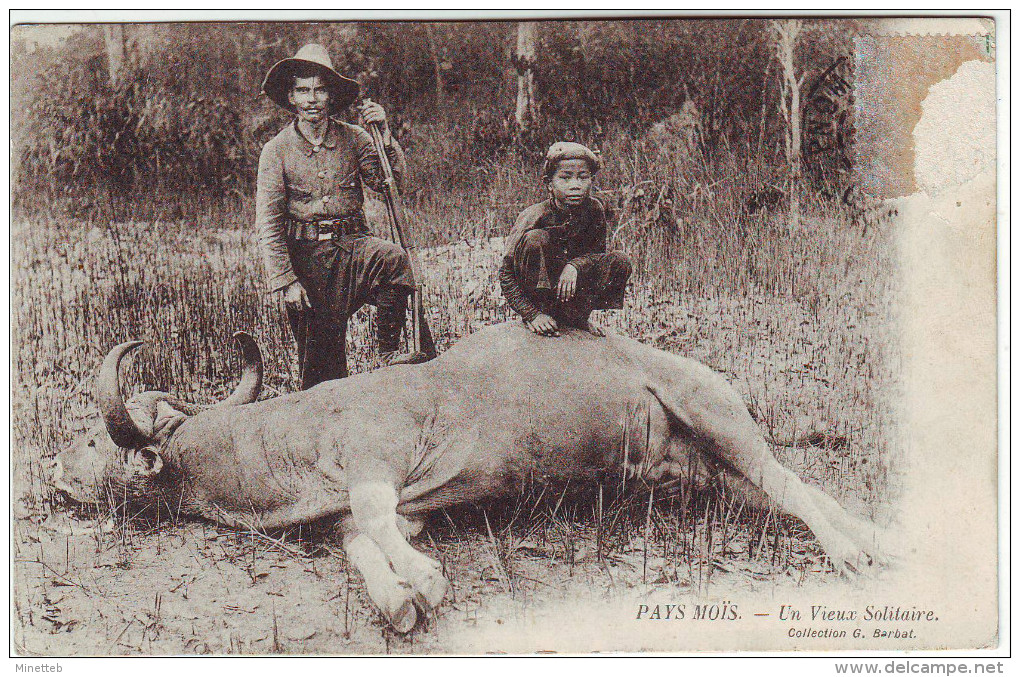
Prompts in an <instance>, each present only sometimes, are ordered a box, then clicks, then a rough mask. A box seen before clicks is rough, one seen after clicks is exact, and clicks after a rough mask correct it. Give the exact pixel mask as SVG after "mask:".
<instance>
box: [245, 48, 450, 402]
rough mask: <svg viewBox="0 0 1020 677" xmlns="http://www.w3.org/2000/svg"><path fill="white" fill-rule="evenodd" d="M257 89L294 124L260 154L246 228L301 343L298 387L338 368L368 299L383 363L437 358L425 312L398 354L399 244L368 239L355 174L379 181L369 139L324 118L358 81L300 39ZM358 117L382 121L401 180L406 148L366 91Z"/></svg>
mask: <svg viewBox="0 0 1020 677" xmlns="http://www.w3.org/2000/svg"><path fill="white" fill-rule="evenodd" d="M262 91H263V92H265V93H266V95H267V96H268V97H269V98H270V99H271V100H272V101H273V102H274V103H276V104H277V105H279V106H281V107H283V108H285V109H287V110H288V111H290V112H292V113H293V114H294V116H295V119H294V120H293V122H291V123H290V124H288V125H287V126H286V127H285V128H284V129H283V130H282V131H281V132H280V133H279V134H277V135H276V137H274V138H273V139H271V140H270V141H269V142H268V143H267V144H266V145H265V147H263V149H262V156H261V157H260V158H259V173H258V187H257V193H256V199H255V226H256V229H257V231H258V242H259V249H260V251H261V253H262V258H263V261H264V262H265V266H266V272H267V274H268V278H269V288H270V290H271V291H273V292H279V293H281V294H282V295H283V299H284V302H285V303H286V305H287V315H288V317H289V319H290V325H291V329H292V330H293V332H294V338H295V340H296V341H297V346H298V361H299V363H300V368H301V388H302V389H303V390H304V389H308V388H311V387H312V386H314V385H316V384H317V383H321V382H322V381H328V380H330V379H335V378H344V377H345V376H347V352H346V338H347V320H348V319H349V318H350V316H351V315H353V314H354V313H355V312H357V310H358V309H359V308H361V307H362V306H363V305H365V304H366V303H371V304H373V305H375V306H376V308H377V309H378V314H377V316H376V318H377V319H376V325H377V333H376V338H377V340H378V345H379V361H380V362H381V363H382V364H384V365H387V364H397V363H408V362H415V361H424V360H426V359H431V358H433V357H435V346H434V344H433V342H432V336H431V334H430V332H429V329H428V325H427V324H425V322H424V319H422V327H421V337H422V340H421V343H422V354H421V355H399V354H398V353H397V351H398V349H399V345H400V333H401V330H402V329H403V327H404V321H405V316H406V311H407V299H408V295H409V294H410V292H411V290H412V289H413V287H414V278H413V275H412V272H411V264H410V260H409V259H408V256H407V253H406V252H405V251H404V250H403V249H401V248H400V247H399V246H398V245H396V244H394V243H392V242H389V241H387V240H382V239H380V238H377V237H373V236H372V235H370V234H369V231H368V227H367V225H366V223H365V211H364V201H365V196H364V192H363V189H362V186H363V185H364V184H368V186H369V187H370V188H372V189H373V190H376V191H381V190H382V188H383V182H384V178H383V173H382V168H381V165H380V159H379V156H378V154H377V153H376V151H375V148H374V147H373V144H372V137H371V136H370V135H369V134H368V132H366V131H365V130H364V129H362V128H361V127H358V126H356V125H350V124H347V123H345V122H341V121H340V120H338V119H335V118H332V117H330V115H331V114H336V113H339V112H341V111H343V110H344V109H345V108H346V107H347V106H349V105H350V104H352V103H354V101H355V100H356V99H357V97H358V91H359V87H358V83H357V82H355V81H354V80H351V79H350V78H346V77H344V76H342V75H340V74H339V73H338V72H336V71H335V70H333V64H332V62H331V61H330V58H329V54H328V53H327V52H326V50H325V48H324V47H322V46H321V45H316V44H310V45H305V46H304V47H302V48H301V49H300V50H298V53H297V54H295V55H294V57H293V58H290V59H284V60H283V61H280V62H278V63H277V64H276V65H274V66H273V67H272V68H270V69H269V73H268V74H266V79H265V81H264V82H263V83H262ZM359 112H360V113H361V120H362V122H363V123H364V124H365V125H371V124H376V125H379V126H380V128H381V130H382V138H383V144H384V146H385V149H386V156H387V158H388V159H389V161H390V164H391V165H392V167H393V173H394V175H395V176H396V178H397V181H398V182H399V181H400V179H401V178H402V176H403V174H404V171H405V168H406V165H405V163H404V153H403V151H402V150H401V148H400V145H399V144H398V143H397V141H396V139H394V138H393V137H392V135H391V134H390V130H389V126H388V125H387V123H386V111H384V110H383V107H382V106H380V105H379V104H377V103H374V102H372V101H369V100H367V99H366V100H365V101H364V102H363V103H362V104H361V105H360V106H359Z"/></svg>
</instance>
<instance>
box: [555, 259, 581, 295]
mask: <svg viewBox="0 0 1020 677" xmlns="http://www.w3.org/2000/svg"><path fill="white" fill-rule="evenodd" d="M576 291H577V268H575V267H574V266H572V265H571V264H569V263H568V264H567V265H566V266H564V267H563V272H562V273H560V283H559V285H557V287H556V296H557V298H559V300H560V302H561V303H564V302H566V301H569V300H570V299H572V298H574V293H575V292H576Z"/></svg>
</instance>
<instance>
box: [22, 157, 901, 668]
mask: <svg viewBox="0 0 1020 677" xmlns="http://www.w3.org/2000/svg"><path fill="white" fill-rule="evenodd" d="M617 150H618V151H619V152H618V153H616V154H614V153H607V157H619V158H620V160H619V161H618V164H617V165H614V166H612V167H609V168H607V172H606V175H605V177H604V179H603V182H604V185H606V186H610V187H611V189H609V190H605V191H603V192H602V193H601V196H602V197H603V198H604V199H605V200H606V201H607V202H610V203H611V204H613V205H616V206H617V207H618V211H619V218H618V221H617V225H616V231H615V233H614V235H613V246H614V247H617V248H620V249H624V250H626V251H627V252H628V253H629V254H630V255H631V256H632V257H633V259H634V260H635V262H636V264H637V266H636V267H637V274H636V275H635V278H634V280H633V287H632V289H631V290H630V292H629V294H628V299H627V307H626V308H625V309H624V310H623V311H622V312H619V313H615V314H608V315H604V316H603V317H601V318H600V320H601V321H602V322H603V323H604V324H605V325H607V326H608V327H610V328H611V329H612V330H614V331H617V332H621V333H625V334H627V335H629V336H632V337H635V338H637V339H639V340H641V341H644V342H646V343H649V344H652V345H655V346H657V347H660V348H662V349H664V350H668V351H672V352H675V353H679V354H684V355H687V356H690V357H693V358H695V359H698V360H701V361H703V362H705V363H706V364H708V365H710V366H711V367H713V368H715V369H716V370H719V371H721V372H722V373H724V374H726V375H727V377H728V378H729V379H730V380H731V382H733V384H734V385H735V386H736V387H737V389H738V390H739V391H740V393H741V394H742V395H743V397H744V398H745V401H746V402H747V404H748V406H749V407H750V409H751V410H752V412H754V414H755V416H756V417H757V418H758V419H759V421H760V422H761V424H762V425H763V426H764V427H765V428H767V429H768V430H770V431H771V432H772V433H773V434H775V435H781V436H790V435H795V434H801V433H805V432H810V431H824V432H825V433H827V434H829V435H830V436H833V437H836V438H839V440H840V443H839V444H835V445H831V447H830V448H822V447H814V448H807V449H798V450H778V451H777V453H778V454H779V457H780V460H781V461H782V462H783V463H785V464H787V465H789V466H791V467H793V468H795V469H796V470H797V472H798V473H800V474H801V476H802V477H804V478H805V479H807V480H808V481H810V482H813V483H816V484H818V485H820V486H822V487H823V488H824V489H825V490H826V491H828V492H829V493H830V494H832V495H833V496H835V497H836V498H837V499H838V500H839V501H840V502H841V503H843V504H844V505H846V506H847V507H849V508H850V509H851V510H853V511H855V512H857V513H859V514H863V515H865V516H868V517H870V518H877V519H879V520H880V521H881V519H882V518H883V516H884V515H885V513H886V512H887V511H888V506H889V503H890V498H891V496H892V494H893V493H894V489H895V487H896V485H897V482H896V481H895V473H896V471H897V468H898V466H899V457H898V451H897V444H896V412H895V411H894V410H893V408H892V406H891V404H890V403H891V402H893V401H895V391H896V388H897V383H896V378H895V374H896V373H897V357H896V354H895V351H894V350H893V345H894V340H893V337H892V336H890V331H891V330H892V328H893V327H894V326H895V325H894V322H895V317H894V313H893V308H894V307H895V303H894V301H895V278H894V275H893V269H892V265H891V263H890V256H891V252H890V251H889V247H888V242H887V236H888V230H889V224H888V223H887V222H885V221H883V220H880V219H873V218H870V217H869V216H868V215H867V214H866V213H865V212H863V211H860V210H851V209H845V208H843V207H840V208H838V209H837V208H835V207H831V206H826V205H824V204H814V205H808V207H807V208H806V210H805V217H804V218H803V220H802V222H801V223H799V224H796V225H791V224H790V223H788V222H787V220H786V219H785V218H784V217H783V216H782V213H781V212H778V211H777V212H765V213H758V214H754V215H747V214H745V213H744V212H743V211H741V201H740V195H741V194H742V193H741V190H740V186H739V185H736V183H734V182H733V181H730V182H729V183H727V182H725V181H724V182H720V180H718V177H716V178H713V177H711V176H702V175H700V174H699V173H698V172H697V171H691V172H688V173H686V174H683V175H680V174H677V173H676V172H675V171H673V173H670V172H669V171H666V170H662V169H659V168H658V167H657V165H655V164H654V162H653V161H650V160H648V159H647V157H649V156H647V155H645V154H641V153H638V152H636V151H635V150H634V149H632V148H624V147H620V148H618V149H617ZM638 158H640V160H638ZM737 170H738V168H725V167H724V168H721V169H719V170H718V171H719V172H720V175H722V176H747V172H748V171H749V170H748V169H747V168H740V171H737ZM638 179H641V180H638ZM535 183H536V182H535V180H534V178H533V177H531V176H529V175H528V174H526V173H525V172H524V170H523V169H522V168H514V167H513V166H510V167H509V168H507V167H505V166H495V165H494V166H493V167H492V168H490V169H489V170H487V173H486V175H485V176H481V177H480V178H479V189H478V190H477V191H474V192H472V193H470V194H466V195H465V196H461V197H462V198H463V199H458V200H453V199H451V201H450V204H447V205H445V206H441V205H438V204H436V201H435V200H434V199H432V198H430V199H425V198H421V197H417V198H416V197H414V196H412V197H411V198H410V200H409V205H410V212H411V213H410V216H411V219H410V220H411V221H412V222H413V223H414V224H416V227H417V228H418V229H419V237H420V238H421V240H422V241H423V242H424V243H426V244H428V245H430V247H429V248H428V249H426V250H423V251H422V261H423V270H424V273H425V276H426V292H425V293H426V302H427V311H428V313H429V319H430V322H431V323H432V326H433V328H434V331H435V332H436V334H437V336H438V337H439V342H440V348H441V349H442V348H445V347H446V346H448V345H449V344H450V342H452V341H454V340H456V339H457V338H458V337H461V336H464V335H466V334H468V333H470V332H471V331H473V330H474V329H477V328H478V327H480V326H483V325H485V324H489V323H492V322H497V321H501V320H503V319H505V318H506V317H507V315H506V310H505V308H504V307H503V305H502V303H501V301H500V297H499V290H498V284H497V283H496V280H495V271H496V267H497V263H498V258H499V256H500V253H501V252H500V245H501V243H500V240H499V239H498V238H496V239H490V238H491V237H492V236H493V235H498V234H500V233H501V232H502V231H504V230H505V229H506V227H507V218H508V215H512V214H513V213H515V212H516V211H517V210H519V209H520V208H521V207H523V206H525V204H526V203H528V202H530V201H533V200H537V199H541V197H542V196H541V194H540V190H539V189H538V188H537V186H536V187H535V189H531V188H528V186H533V185H534V184H535ZM641 186H644V187H643V188H642V187H641ZM663 186H669V189H668V190H665V189H663V188H662V187H663ZM697 186H700V188H696V187H697ZM508 196H509V197H508ZM454 203H455V204H454ZM111 204H112V203H111ZM151 206H152V205H148V207H150V208H149V209H146V210H145V212H146V214H147V217H146V218H144V219H143V218H139V214H140V213H142V212H141V211H140V210H135V209H133V208H132V206H131V204H130V203H124V204H120V205H119V206H117V207H116V208H111V209H109V210H107V211H106V212H105V213H103V214H100V213H99V212H91V213H86V214H84V215H80V217H79V218H74V217H72V216H69V215H68V212H67V211H66V210H58V209H56V208H55V207H53V206H44V207H43V208H41V209H39V208H35V209H32V210H20V211H19V212H18V213H16V214H15V218H14V221H13V224H12V236H11V244H12V273H11V275H12V289H13V297H12V348H13V354H12V361H13V364H12V369H13V371H12V373H13V384H12V422H11V423H12V442H13V444H12V458H11V464H12V472H13V480H14V483H13V487H12V497H13V511H14V515H13V533H12V542H13V558H14V562H13V572H12V575H13V608H12V610H11V611H12V614H13V640H14V643H15V647H16V648H17V650H18V651H19V652H23V653H25V654H46V655H54V654H56V655H61V654H73V655H78V654H133V653H145V654H150V653H156V654H178V653H267V652H274V653H276V652H285V653H287V652H294V653H361V652H420V651H454V650H456V649H457V647H458V646H466V645H462V644H459V643H458V642H460V641H461V640H460V639H459V638H462V637H463V636H465V633H470V631H471V630H472V629H473V628H477V627H480V626H490V625H492V624H501V623H504V622H509V621H510V620H512V619H514V618H521V617H523V616H527V615H528V614H532V613H536V612H538V611H539V610H541V609H542V608H543V607H544V606H548V605H555V604H561V603H581V602H582V601H583V602H584V603H591V604H594V605H597V604H599V603H602V602H603V601H604V600H606V599H611V598H614V597H618V596H620V595H627V596H628V598H632V599H635V600H640V599H642V598H643V597H645V596H648V595H653V594H655V593H656V592H657V591H658V592H661V591H671V592H672V593H675V594H678V595H687V596H696V597H698V598H702V599H714V598H718V597H719V596H720V595H725V594H729V593H731V591H733V590H744V591H751V592H753V591H756V590H761V589H764V588H770V587H774V586H786V585H791V586H797V585H806V584H810V583H813V582H818V581H824V580H830V579H832V578H834V576H835V575H834V574H832V573H831V572H830V571H829V570H828V567H827V564H826V563H825V562H824V560H823V558H822V556H821V552H820V550H819V549H818V548H817V546H816V545H815V544H814V543H813V541H812V539H811V537H810V534H809V533H808V532H807V531H806V529H805V528H804V526H803V525H802V524H800V523H799V522H795V521H793V520H787V519H781V518H777V516H776V515H774V514H771V513H753V512H749V511H748V510H747V509H745V507H744V506H743V505H742V504H741V503H740V502H739V500H738V499H736V498H735V497H733V496H729V495H727V494H726V493H725V492H723V491H721V490H719V489H714V488H711V487H710V488H709V489H708V490H706V491H702V492H699V493H696V494H691V493H689V492H686V493H685V492H682V491H676V490H673V491H671V490H669V488H668V487H666V488H657V489H655V490H654V491H649V489H648V488H647V487H640V486H627V487H621V486H616V485H605V486H596V487H583V488H576V487H575V488H574V489H575V490H578V491H571V492H564V493H561V492H560V491H559V490H556V491H553V490H546V489H544V488H542V487H535V488H529V489H527V490H525V491H523V492H522V494H521V496H519V497H518V499H517V500H516V501H512V502H509V503H507V504H502V505H489V506H465V507H463V508H461V509H459V510H457V511H455V512H450V513H440V514H438V515H434V516H433V517H432V519H431V521H430V523H429V524H428V526H427V528H426V530H425V531H424V532H423V533H422V535H420V536H419V537H418V539H417V541H416V543H417V544H418V545H419V546H420V547H422V548H423V549H424V550H425V551H427V552H428V553H429V554H431V555H432V556H434V557H436V558H437V559H439V560H440V561H441V562H442V563H443V565H444V567H445V569H446V572H447V575H448V576H449V577H450V578H451V580H452V581H453V594H452V596H451V597H450V598H449V599H447V601H446V602H445V603H444V604H443V605H442V606H441V607H440V609H439V611H438V615H437V617H435V618H433V619H431V621H430V623H429V624H428V625H427V626H426V627H424V628H421V629H418V630H416V631H414V632H412V633H411V634H410V635H408V636H396V635H394V634H392V633H391V632H390V631H389V630H388V629H386V628H385V627H384V624H383V622H382V620H381V618H380V617H379V616H378V614H377V613H376V612H375V611H374V610H373V607H372V606H371V603H370V602H369V601H368V599H367V596H366V595H365V593H364V591H363V589H362V587H361V585H360V581H359V580H358V579H357V576H356V574H354V573H352V572H350V571H349V570H348V568H347V567H346V565H345V563H344V559H343V556H342V554H340V549H341V548H340V544H339V541H338V539H337V537H336V535H335V534H333V533H332V532H331V530H330V529H329V525H316V527H315V528H314V529H311V528H302V529H294V530H292V531H290V532H288V533H282V534H255V533H244V532H238V531H231V530H226V529H222V528H219V527H216V526H214V525H210V524H204V523H196V522H183V521H172V520H162V521H156V522H151V521H141V520H140V519H138V518H135V517H133V516H132V515H131V514H130V510H127V511H123V510H102V511H100V512H97V513H82V512H75V511H72V510H70V509H68V508H67V507H66V506H63V505H62V504H60V502H59V501H58V500H57V499H56V498H55V497H54V496H52V495H51V493H50V491H49V489H48V488H47V486H46V482H45V478H44V474H43V470H42V468H43V464H44V462H45V461H46V460H47V459H49V458H51V457H52V456H53V455H54V454H55V453H56V452H57V451H58V450H59V449H61V448H63V447H64V446H65V445H67V444H69V443H70V442H71V441H72V440H73V439H74V437H75V436H76V435H78V434H80V433H82V432H83V431H84V430H85V428H86V427H87V426H90V425H92V424H93V423H94V422H95V421H96V420H97V412H96V409H95V406H94V403H93V401H92V399H91V389H92V383H93V379H94V377H95V373H96V371H97V369H98V365H99V362H100V361H101V359H102V356H103V355H104V354H105V352H106V351H107V350H108V348H109V347H110V346H111V345H113V344H115V343H118V342H121V341H124V340H127V339H129V338H142V339H145V340H146V341H147V342H148V345H147V348H146V349H145V350H144V351H142V352H141V354H139V355H138V356H137V357H136V359H135V362H134V366H133V367H132V368H131V369H129V370H127V371H128V376H127V378H128V379H129V381H128V382H129V383H130V384H132V386H131V387H132V388H134V389H138V388H141V387H142V386H143V385H144V387H145V388H147V389H149V388H158V389H163V390H168V391H171V392H175V393H177V394H180V395H182V396H184V397H186V398H188V399H192V400H197V401H213V400H214V399H216V398H217V397H219V396H222V395H223V394H225V393H226V392H227V391H228V390H229V389H230V387H231V386H232V385H233V383H234V379H235V375H236V373H237V358H236V356H235V355H234V354H233V346H232V344H231V342H230V335H231V333H232V332H233V331H235V330H238V329H244V330H247V331H250V332H252V333H253V334H254V335H255V336H257V337H258V339H259V341H260V344H261V346H262V348H263V351H264V354H265V359H266V366H267V378H266V385H267V387H266V389H265V394H264V395H263V397H273V396H275V395H277V394H279V393H283V392H289V391H291V390H292V389H294V388H295V384H296V382H297V381H296V378H295V369H294V364H293V350H292V346H291V340H290V337H289V334H288V332H287V328H286V326H285V319H284V313H283V312H282V309H281V308H280V307H278V306H277V301H276V299H274V298H272V297H269V296H267V295H266V294H265V293H264V290H263V285H262V278H261V269H260V267H259V264H258V262H257V255H256V251H255V247H254V243H253V241H252V240H253V238H252V233H251V228H250V226H249V225H248V224H250V210H251V207H250V203H249V202H247V201H244V202H240V203H238V204H236V205H227V206H223V205H222V204H206V203H202V202H201V200H198V201H197V202H196V206H195V207H194V208H193V209H191V210H190V211H189V215H186V216H184V217H183V218H179V217H175V218H172V219H171V218H165V219H160V218H158V217H159V214H158V211H159V210H158V209H157V210H153V209H151ZM370 206H372V208H373V210H374V211H375V213H376V215H378V214H379V212H380V210H379V209H378V205H370ZM154 211H155V213H156V214H155V218H148V217H150V216H152V215H153V212H154ZM372 321H373V320H372V312H371V311H369V310H365V311H362V312H361V313H359V315H358V316H357V317H356V318H355V319H354V320H353V321H352V327H351V332H350V342H351V346H352V350H351V352H350V360H351V363H352V367H353V368H354V370H355V371H359V370H364V369H366V368H369V367H370V366H371V364H372V355H371V353H370V348H371V346H372V341H371V340H369V337H370V336H371V335H372V334H371V323H372ZM490 648H491V649H498V648H499V647H490ZM533 648H534V649H541V648H542V647H541V646H535V647H533ZM476 650H477V648H476Z"/></svg>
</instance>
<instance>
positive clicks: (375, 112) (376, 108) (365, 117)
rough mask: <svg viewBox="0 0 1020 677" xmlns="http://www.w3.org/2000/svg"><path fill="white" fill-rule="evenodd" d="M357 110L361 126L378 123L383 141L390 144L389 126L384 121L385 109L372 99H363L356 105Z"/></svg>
mask: <svg viewBox="0 0 1020 677" xmlns="http://www.w3.org/2000/svg"><path fill="white" fill-rule="evenodd" d="M358 112H359V113H360V114H361V123H362V126H364V127H367V126H369V125H379V129H381V130H382V138H383V143H385V144H386V145H387V146H388V145H390V142H391V140H392V137H391V136H390V126H389V123H387V122H386V111H385V109H383V107H382V105H380V104H378V103H376V102H375V101H372V99H364V100H363V101H362V102H361V105H360V106H358Z"/></svg>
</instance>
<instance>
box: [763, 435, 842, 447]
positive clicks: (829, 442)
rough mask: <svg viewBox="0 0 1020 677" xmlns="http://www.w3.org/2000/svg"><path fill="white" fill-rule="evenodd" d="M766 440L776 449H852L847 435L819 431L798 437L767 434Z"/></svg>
mask: <svg viewBox="0 0 1020 677" xmlns="http://www.w3.org/2000/svg"><path fill="white" fill-rule="evenodd" d="M765 440H766V441H767V442H768V443H769V444H771V445H772V446H774V447H793V448H796V449H806V448H807V447H820V448H822V449H833V450H836V449H849V448H850V441H849V440H848V439H847V438H846V435H835V434H832V433H826V432H819V431H815V432H813V433H808V434H807V435H800V436H798V437H772V436H771V435H769V434H768V433H766V434H765Z"/></svg>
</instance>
